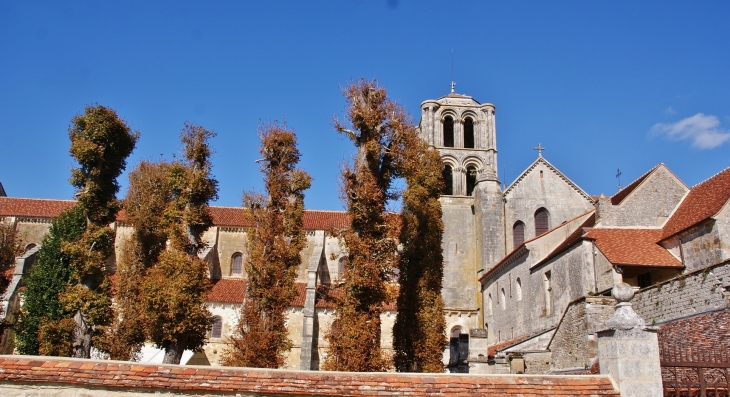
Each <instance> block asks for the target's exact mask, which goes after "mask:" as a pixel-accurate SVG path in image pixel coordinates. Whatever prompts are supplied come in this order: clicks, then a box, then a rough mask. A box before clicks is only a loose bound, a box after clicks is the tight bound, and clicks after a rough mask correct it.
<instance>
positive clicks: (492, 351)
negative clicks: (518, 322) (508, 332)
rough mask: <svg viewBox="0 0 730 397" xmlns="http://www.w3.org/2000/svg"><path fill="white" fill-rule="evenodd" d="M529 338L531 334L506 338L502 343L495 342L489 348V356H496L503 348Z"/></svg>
mask: <svg viewBox="0 0 730 397" xmlns="http://www.w3.org/2000/svg"><path fill="white" fill-rule="evenodd" d="M528 338H529V336H521V337H519V338H514V339H510V340H506V341H504V342H500V343H497V344H494V345H492V346H489V347H488V348H487V356H488V357H494V356H495V355H496V354H497V352H499V351H501V350H504V349H506V348H508V347H511V346H513V345H516V344H518V343H520V342H522V341H525V340H527V339H528Z"/></svg>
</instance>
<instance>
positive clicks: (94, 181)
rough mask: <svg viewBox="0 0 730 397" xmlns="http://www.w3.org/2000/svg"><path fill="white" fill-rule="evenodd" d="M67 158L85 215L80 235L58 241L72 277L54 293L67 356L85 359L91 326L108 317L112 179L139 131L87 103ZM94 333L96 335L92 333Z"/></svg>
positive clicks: (72, 133) (112, 234)
mask: <svg viewBox="0 0 730 397" xmlns="http://www.w3.org/2000/svg"><path fill="white" fill-rule="evenodd" d="M69 137H70V138H71V149H70V152H71V156H73V157H74V158H75V159H76V161H77V162H78V163H79V167H78V168H74V169H73V170H72V172H71V184H72V185H73V186H74V187H76V189H77V191H76V198H77V199H78V201H79V207H80V208H81V210H82V211H83V212H84V215H85V216H86V222H87V225H86V231H85V232H84V234H83V235H82V236H81V238H80V239H78V240H76V241H73V242H64V243H62V245H61V250H62V251H63V252H64V253H65V254H66V255H68V256H69V257H70V263H71V265H72V272H71V274H72V277H73V279H74V281H73V282H72V283H71V284H70V285H68V286H67V288H66V290H65V291H64V292H63V293H62V294H61V295H59V299H60V300H61V302H62V303H63V304H64V306H65V307H66V309H67V310H72V311H74V313H75V314H74V321H75V323H76V325H75V328H74V333H73V345H72V346H73V356H74V357H80V358H88V357H89V356H90V353H91V345H92V336H94V334H95V332H94V331H95V328H96V327H97V326H105V325H108V324H109V321H110V320H111V316H110V313H111V291H110V287H111V283H110V281H109V277H108V276H109V272H108V269H107V267H106V261H107V259H108V258H109V257H111V256H112V255H113V254H114V239H115V238H114V237H115V232H114V230H113V229H111V228H110V227H109V224H110V223H112V222H114V220H115V218H116V214H117V212H118V211H119V209H120V207H121V205H120V203H119V201H118V200H117V199H116V194H117V192H118V191H119V184H118V183H117V177H118V176H119V175H120V174H121V173H122V171H124V169H125V167H126V164H127V162H126V161H127V157H128V156H129V155H130V154H131V153H132V150H134V146H135V144H136V142H137V139H138V138H139V133H136V132H135V133H133V132H132V131H131V130H130V128H129V127H128V126H127V124H126V123H125V122H124V120H122V119H120V118H119V117H118V116H117V114H116V112H115V111H114V110H112V109H110V108H106V107H104V106H87V107H86V109H85V111H84V114H83V115H78V116H76V117H74V118H73V119H72V120H71V128H70V129H69ZM97 334H98V333H97Z"/></svg>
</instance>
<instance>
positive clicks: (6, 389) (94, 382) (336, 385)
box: [0, 356, 619, 397]
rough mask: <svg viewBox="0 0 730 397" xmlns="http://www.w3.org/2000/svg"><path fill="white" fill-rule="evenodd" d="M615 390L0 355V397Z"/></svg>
mask: <svg viewBox="0 0 730 397" xmlns="http://www.w3.org/2000/svg"><path fill="white" fill-rule="evenodd" d="M152 394H155V395H183V396H192V395H195V396H234V395H235V396H241V397H254V396H268V397H276V396H374V395H377V396H434V395H438V396H488V395H500V396H509V395H519V396H538V395H548V394H549V395H552V396H584V395H585V396H597V395H601V396H618V395H619V393H618V390H616V389H615V387H614V385H613V382H612V380H611V378H609V377H608V376H600V375H594V376H591V375H583V376H555V375H553V376H550V375H542V376H535V375H527V376H525V375H497V376H488V375H466V374H458V375H451V374H393V373H351V372H308V371H284V370H265V369H253V368H224V367H195V366H178V365H148V364H139V363H130V362H122V361H94V360H82V359H69V358H50V357H29V356H0V395H3V396H8V397H21V396H23V397H28V396H33V397H45V396H61V397H66V396H74V397H75V396H84V397H86V396H89V397H91V396H93V397H105V396H110V397H111V396H114V397H131V396H149V395H152Z"/></svg>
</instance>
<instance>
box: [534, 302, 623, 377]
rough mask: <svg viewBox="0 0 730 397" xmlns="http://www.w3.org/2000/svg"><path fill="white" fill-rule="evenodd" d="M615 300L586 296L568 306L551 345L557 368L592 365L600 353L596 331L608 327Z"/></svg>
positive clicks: (554, 364) (554, 363)
mask: <svg viewBox="0 0 730 397" xmlns="http://www.w3.org/2000/svg"><path fill="white" fill-rule="evenodd" d="M615 303H616V302H615V301H614V300H613V299H612V298H607V297H585V298H581V299H579V300H576V301H574V302H572V303H571V304H570V306H568V308H567V309H566V310H565V314H564V315H563V318H562V319H561V321H560V324H558V328H557V330H556V331H555V335H554V336H553V340H552V341H551V342H550V345H549V346H548V348H549V349H550V351H551V352H552V362H553V364H552V368H551V369H553V370H561V369H569V368H588V367H589V366H590V365H591V362H592V361H593V359H594V358H595V357H596V356H597V355H598V339H597V337H596V332H598V331H600V330H602V329H604V328H605V324H606V321H607V320H608V319H609V318H611V316H612V315H613V312H614V309H613V308H614V305H615Z"/></svg>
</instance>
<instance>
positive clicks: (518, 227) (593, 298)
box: [0, 86, 730, 373]
mask: <svg viewBox="0 0 730 397" xmlns="http://www.w3.org/2000/svg"><path fill="white" fill-rule="evenodd" d="M452 87H453V86H452ZM418 131H419V134H420V136H421V138H422V139H423V140H425V141H426V142H428V143H429V144H431V145H432V146H433V147H434V148H435V149H436V150H438V151H439V153H440V154H441V158H442V159H443V162H444V170H443V176H444V180H445V182H446V186H445V189H444V192H443V196H442V198H441V203H442V207H443V220H444V227H445V230H444V240H443V253H444V280H443V292H442V294H443V298H444V302H445V307H446V308H445V312H444V316H445V318H446V324H447V329H446V332H447V334H448V337H449V340H450V345H449V347H448V348H447V349H446V350H445V351H444V361H443V362H444V369H445V371H451V372H477V373H498V372H503V373H504V372H507V373H508V372H525V373H545V372H560V371H564V372H565V371H583V370H585V369H586V368H589V367H591V366H592V365H594V364H595V363H596V360H597V350H596V349H597V345H596V332H597V331H599V330H601V329H602V327H603V326H604V323H605V321H606V319H607V318H608V317H609V316H610V315H612V314H613V306H614V304H615V301H614V300H613V298H611V296H610V289H611V288H612V287H613V285H614V284H616V283H619V282H626V283H629V284H630V285H632V286H634V287H635V288H636V289H637V294H636V297H635V298H634V301H635V302H636V303H635V308H636V309H637V312H639V314H641V315H642V316H643V317H644V318H645V319H647V321H651V322H652V324H653V325H656V326H664V325H670V324H673V323H674V322H677V321H684V320H686V319H688V318H694V317H692V316H701V315H710V314H712V313H717V312H722V311H725V310H727V308H728V305H729V304H728V302H730V261H729V260H730V169H725V170H723V171H721V172H720V173H718V174H717V175H715V176H713V177H711V178H709V179H708V180H706V181H704V182H702V183H700V184H698V185H697V186H694V187H691V188H690V187H688V186H686V185H685V184H684V183H683V182H682V181H681V180H680V179H679V178H677V177H676V176H675V175H674V174H673V173H672V172H671V171H670V170H669V169H668V168H667V167H666V166H665V165H664V164H659V165H657V166H656V167H654V168H653V169H651V170H649V171H648V172H647V173H646V174H644V175H643V176H641V177H640V178H639V179H637V180H636V181H634V182H632V183H631V184H629V185H628V186H626V187H625V188H624V189H622V190H620V191H619V192H618V193H617V194H615V195H613V196H612V197H605V196H600V197H597V196H591V195H589V194H588V193H586V192H585V191H583V190H582V189H581V188H580V187H579V186H578V185H577V184H575V183H574V182H573V181H571V180H570V179H569V178H568V177H567V176H566V175H564V174H563V173H562V172H560V171H559V170H558V169H557V168H555V167H554V166H553V165H552V164H550V163H549V162H548V161H547V160H546V159H545V158H544V157H543V156H542V148H541V146H539V145H538V147H537V149H538V155H537V158H536V160H535V161H534V162H533V163H532V164H530V165H529V166H527V167H526V169H525V171H524V172H522V173H521V174H520V175H519V176H518V177H517V179H515V180H514V181H513V182H512V183H511V184H509V185H507V186H506V187H504V188H503V187H502V186H503V185H502V182H501V181H500V180H499V179H498V178H497V175H498V168H497V166H498V162H497V140H496V138H497V134H496V124H495V106H494V105H492V104H489V103H485V104H482V103H480V102H478V101H476V100H475V99H474V98H472V97H469V96H466V95H461V94H457V93H455V92H454V90H453V88H452V90H451V93H449V94H448V95H446V96H443V97H441V98H439V99H435V100H427V101H424V102H423V103H422V104H421V117H420V123H419V126H418ZM0 186H1V185H0ZM8 191H12V188H11V187H8ZM0 192H2V193H3V194H2V195H4V193H5V192H4V191H3V190H2V188H0ZM74 204H75V202H74V201H70V200H68V201H66V200H46V199H32V198H14V197H0V218H1V219H2V220H3V221H4V222H10V223H12V224H14V225H15V226H16V227H17V228H18V229H20V230H21V231H22V232H23V235H24V239H25V243H26V252H25V253H24V254H23V255H22V256H21V257H19V258H18V259H17V261H16V268H15V270H14V272H13V276H12V280H11V284H10V287H9V288H8V292H7V293H6V294H5V296H4V297H3V300H2V305H3V309H5V310H4V313H8V317H9V318H10V319H11V320H12V317H13V312H14V310H17V308H18V307H19V305H20V295H19V293H18V291H19V290H20V289H21V287H22V283H23V275H24V274H27V272H28V269H30V267H31V266H32V265H33V263H34V261H35V259H36V255H37V251H38V249H39V246H38V245H39V244H40V242H41V238H42V236H43V235H44V234H45V233H46V232H47V230H48V227H49V226H50V221H51V219H52V218H53V217H54V216H57V215H58V214H59V213H60V212H61V211H62V210H64V209H66V208H69V207H71V206H73V205H74ZM210 213H211V215H212V217H213V220H214V226H213V227H211V228H210V229H209V230H208V231H207V232H206V234H205V237H204V238H205V240H206V242H207V246H208V248H207V249H206V250H205V251H204V252H202V253H201V256H202V257H203V258H204V259H205V260H206V261H207V262H208V264H209V271H210V278H211V280H212V282H213V289H212V291H211V292H210V294H209V296H208V307H209V309H210V311H211V313H212V314H213V315H214V316H215V318H216V321H215V323H214V325H213V329H212V331H211V334H210V335H209V340H208V344H207V345H206V346H205V348H204V350H203V351H202V352H199V353H195V354H193V353H192V352H190V353H188V354H187V355H186V356H184V359H183V363H186V362H187V363H189V364H201V365H217V364H218V362H219V357H220V353H221V352H222V351H223V349H224V348H225V343H226V336H227V335H229V334H230V333H231V332H232V329H233V328H234V326H235V324H236V321H237V316H238V311H239V308H240V305H241V303H242V301H243V297H244V291H245V286H246V274H245V267H244V266H243V263H244V262H245V260H246V255H247V252H246V243H245V242H246V233H247V228H249V227H250V226H251V225H249V224H248V223H247V222H246V220H245V219H244V218H243V213H242V209H241V208H240V207H216V206H212V207H210ZM347 226H348V224H347V217H346V214H345V213H344V212H342V211H316V210H308V211H307V212H306V213H305V218H304V228H305V229H306V234H307V246H306V248H305V249H304V250H303V251H302V252H301V265H300V268H299V273H298V277H297V281H296V283H297V284H296V287H297V296H296V298H295V299H294V300H293V301H292V302H291V306H290V309H289V313H288V328H289V337H290V339H291V340H292V342H293V348H292V350H291V351H290V353H289V355H288V358H287V363H286V367H287V368H293V369H305V370H317V369H319V364H320V362H321V361H322V359H323V357H324V354H326V353H325V352H326V348H327V342H326V340H325V339H324V335H325V334H326V333H327V332H328V330H329V327H330V325H331V322H332V320H333V318H334V305H333V298H334V297H336V296H337V294H338V290H337V288H336V287H337V285H338V284H339V280H340V279H341V277H342V272H343V270H344V261H345V252H344V250H343V247H341V246H340V242H339V241H338V240H337V239H336V238H334V237H332V236H329V235H328V232H327V231H328V230H331V229H333V228H335V229H342V228H346V227H347ZM113 227H114V228H115V229H116V230H117V247H120V246H121V244H122V243H123V241H124V240H125V239H126V238H128V236H129V235H130V234H131V228H130V227H129V226H127V225H126V224H125V220H124V218H123V215H120V216H119V217H118V219H117V221H116V222H115V223H114V224H113ZM112 262H114V261H112ZM112 266H113V263H112ZM677 280H681V281H682V282H681V283H680V282H679V281H677ZM657 302H658V303H657ZM385 309H386V310H385V311H384V312H383V314H382V318H381V319H382V335H381V345H382V346H383V347H384V348H385V349H386V350H390V349H392V327H393V322H394V320H395V314H396V312H395V305H394V304H393V303H389V304H388V305H387V306H386V307H385ZM707 332H710V333H712V332H714V331H712V328H711V327H710V328H708V331H707ZM667 338H669V337H667ZM660 341H661V339H660ZM1 347H2V349H4V351H5V352H8V351H12V335H4V336H3V340H2V345H1ZM151 354H152V353H151ZM148 358H149V357H146V359H148Z"/></svg>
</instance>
